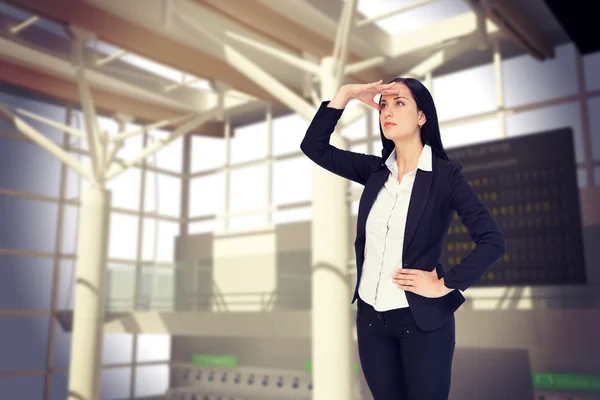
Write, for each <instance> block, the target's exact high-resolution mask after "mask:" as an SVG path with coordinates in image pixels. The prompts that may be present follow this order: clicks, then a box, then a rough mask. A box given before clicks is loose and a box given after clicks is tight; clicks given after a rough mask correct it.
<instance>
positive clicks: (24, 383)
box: [0, 375, 44, 400]
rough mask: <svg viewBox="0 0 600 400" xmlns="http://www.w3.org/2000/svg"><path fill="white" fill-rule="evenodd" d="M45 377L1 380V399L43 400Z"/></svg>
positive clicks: (36, 376)
mask: <svg viewBox="0 0 600 400" xmlns="http://www.w3.org/2000/svg"><path fill="white" fill-rule="evenodd" d="M43 398H44V375H33V376H11V377H6V378H0V399H7V400H8V399H32V400H33V399H43Z"/></svg>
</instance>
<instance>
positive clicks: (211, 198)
mask: <svg viewBox="0 0 600 400" xmlns="http://www.w3.org/2000/svg"><path fill="white" fill-rule="evenodd" d="M224 204H225V174H224V173H223V172H218V173H215V174H211V175H206V176H201V177H198V178H194V179H192V180H191V181H190V217H201V216H203V215H210V214H216V213H219V212H221V211H222V210H223V205H224Z"/></svg>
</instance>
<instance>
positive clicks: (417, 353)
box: [301, 78, 505, 400]
mask: <svg viewBox="0 0 600 400" xmlns="http://www.w3.org/2000/svg"><path fill="white" fill-rule="evenodd" d="M376 95H381V99H380V101H379V103H376V102H375V101H374V97H375V96H376ZM353 98H356V99H358V100H360V101H361V102H363V103H365V104H367V105H369V106H371V107H373V108H375V109H376V110H378V111H379V130H380V135H381V141H382V144H383V149H382V152H381V157H377V156H373V155H366V154H359V153H354V152H350V151H345V150H341V149H337V148H335V147H333V146H331V145H330V144H329V137H330V135H331V133H332V132H333V131H334V129H335V125H336V124H337V121H338V120H339V118H340V117H341V115H342V113H343V111H344V108H345V107H346V105H347V104H348V102H349V101H350V100H351V99H353ZM301 149H302V151H303V152H304V154H306V155H307V156H308V157H309V158H310V159H311V160H312V161H314V162H315V163H317V164H318V165H320V166H321V167H323V168H325V169H327V170H328V171H331V172H333V173H335V174H337V175H339V176H342V177H344V178H347V179H350V180H352V181H355V182H358V183H359V184H362V185H364V186H365V188H364V190H363V193H362V196H361V199H360V203H359V209H358V219H357V235H356V241H355V251H356V264H357V282H356V287H355V290H354V298H353V299H352V303H354V301H356V300H357V299H358V303H357V307H358V310H357V317H356V328H357V336H358V351H359V357H360V362H361V366H362V370H363V373H364V375H365V379H366V381H367V384H368V386H369V389H370V391H371V393H372V394H373V397H374V399H375V400H387V399H394V400H398V399H411V400H442V399H447V398H448V394H449V392H450V378H451V369H452V359H453V356H454V347H455V343H456V341H455V320H454V312H455V311H456V310H457V309H458V308H459V307H460V306H461V304H462V303H463V302H464V301H465V299H464V297H463V296H462V293H461V292H460V290H462V291H464V290H466V289H467V288H468V287H469V286H471V285H472V284H473V283H474V282H475V281H477V280H478V279H479V277H481V275H483V273H484V272H485V271H486V270H487V269H488V268H489V267H490V266H491V265H492V264H493V263H495V262H496V260H498V259H499V258H500V257H502V255H503V254H504V253H505V241H504V236H503V234H502V232H501V230H500V228H499V227H498V224H497V223H496V221H494V219H493V217H492V216H491V214H490V212H489V210H488V209H487V208H486V207H485V205H484V204H483V203H482V202H481V201H480V199H479V197H478V196H477V194H476V193H475V192H474V191H473V189H472V188H471V186H470V185H469V183H468V182H467V181H466V180H465V178H464V176H463V174H462V172H461V167H460V166H459V165H458V164H457V163H454V162H451V161H449V159H448V156H447V155H446V152H445V151H444V148H443V146H442V142H441V139H440V130H439V125H438V120H437V112H436V109H435V105H434V102H433V98H432V97H431V94H430V93H429V91H428V90H427V88H426V87H425V86H424V85H423V84H421V83H420V82H419V81H418V80H416V79H412V78H396V79H394V80H392V81H390V82H389V83H387V84H382V81H381V80H379V81H377V82H373V83H368V84H348V85H344V86H342V87H341V88H340V89H339V91H338V93H337V94H336V95H335V97H334V98H333V99H332V100H331V101H324V102H323V103H321V106H320V107H319V110H318V111H317V113H316V114H315V116H314V118H313V120H312V122H311V124H310V126H309V128H308V130H307V131H306V135H305V137H304V139H303V141H302V144H301ZM454 211H456V212H457V213H458V215H459V217H460V219H461V221H462V223H463V224H464V225H465V227H466V228H467V230H468V232H469V235H470V237H471V239H472V240H473V241H474V242H475V244H476V246H475V248H474V249H473V250H472V251H471V252H470V253H469V254H468V255H467V256H466V257H465V258H463V259H462V260H461V262H460V263H459V264H458V265H455V266H454V267H453V268H452V269H451V270H450V271H449V272H448V273H446V272H445V271H444V269H443V268H442V266H441V264H440V263H439V262H438V260H439V258H440V255H441V251H442V245H443V242H444V239H445V236H446V233H447V231H448V227H449V225H450V222H451V220H452V216H453V214H454ZM456 289H459V290H456Z"/></svg>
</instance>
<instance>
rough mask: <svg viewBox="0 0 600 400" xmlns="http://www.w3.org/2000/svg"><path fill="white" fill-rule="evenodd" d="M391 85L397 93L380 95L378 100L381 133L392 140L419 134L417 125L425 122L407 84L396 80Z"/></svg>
mask: <svg viewBox="0 0 600 400" xmlns="http://www.w3.org/2000/svg"><path fill="white" fill-rule="evenodd" d="M393 87H394V88H395V89H397V91H398V94H394V95H386V96H382V97H381V101H380V102H379V110H380V114H379V123H380V124H381V128H382V129H383V135H384V136H385V137H386V138H387V139H389V140H393V141H397V140H403V139H407V138H410V137H412V136H413V135H419V131H420V126H419V125H423V124H424V123H425V115H424V114H423V112H422V111H419V110H417V103H416V102H415V99H414V98H413V97H412V94H411V92H410V90H409V89H408V86H406V85H405V84H404V83H401V82H397V83H396V85H394V86H393Z"/></svg>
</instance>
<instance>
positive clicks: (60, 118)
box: [0, 92, 66, 144]
mask: <svg viewBox="0 0 600 400" xmlns="http://www.w3.org/2000/svg"><path fill="white" fill-rule="evenodd" d="M0 103H1V104H7V105H10V106H13V107H16V108H20V109H23V110H25V111H29V112H30V113H33V114H36V115H39V116H42V117H44V118H48V119H50V120H52V121H55V122H58V123H61V124H64V123H65V122H66V120H65V117H66V109H65V108H64V107H61V106H57V105H54V104H50V103H46V102H44V101H40V100H34V99H32V98H29V97H22V96H17V95H14V94H12V93H7V92H0ZM19 118H21V119H22V120H23V121H25V123H27V124H28V125H29V126H31V127H32V128H34V129H35V130H37V131H38V132H40V133H41V134H43V135H44V136H46V137H47V138H49V139H50V140H53V141H55V142H57V143H59V144H60V143H62V137H63V134H62V132H61V131H60V130H58V129H56V128H50V127H49V126H47V125H45V124H43V123H41V122H37V121H34V120H32V119H30V118H28V117H23V116H20V115H19ZM0 129H4V130H7V131H10V132H14V133H18V132H19V131H17V129H16V128H14V127H13V126H12V125H11V124H9V123H8V122H7V121H6V119H4V118H0Z"/></svg>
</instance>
